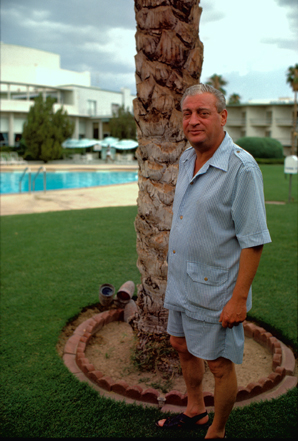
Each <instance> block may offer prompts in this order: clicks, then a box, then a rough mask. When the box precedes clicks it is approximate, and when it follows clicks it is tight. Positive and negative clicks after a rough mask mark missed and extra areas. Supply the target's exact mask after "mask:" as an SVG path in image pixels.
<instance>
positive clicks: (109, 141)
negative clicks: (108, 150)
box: [97, 136, 119, 147]
mask: <svg viewBox="0 0 298 441" xmlns="http://www.w3.org/2000/svg"><path fill="white" fill-rule="evenodd" d="M117 141H119V138H114V137H113V136H107V137H106V138H104V139H102V140H101V141H97V143H98V144H99V145H101V146H102V147H107V146H108V145H109V146H111V147H112V144H114V143H115V142H117Z"/></svg>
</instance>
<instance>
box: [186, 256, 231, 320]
mask: <svg viewBox="0 0 298 441" xmlns="http://www.w3.org/2000/svg"><path fill="white" fill-rule="evenodd" d="M187 275H188V277H187V294H186V295H187V297H188V300H189V302H190V303H191V304H192V305H195V306H198V307H201V308H205V309H210V310H213V311H219V310H221V309H222V307H223V305H224V303H225V297H226V286H227V280H228V275H229V270H228V269H227V268H221V267H216V266H211V265H206V264H204V263H200V262H187Z"/></svg>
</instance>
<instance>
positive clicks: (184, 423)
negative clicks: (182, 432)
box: [155, 412, 210, 429]
mask: <svg viewBox="0 0 298 441" xmlns="http://www.w3.org/2000/svg"><path fill="white" fill-rule="evenodd" d="M207 415H208V414H207V412H204V413H200V415H196V416H194V417H192V418H191V417H188V416H187V415H185V414H184V413H180V414H179V415H173V416H169V417H167V418H166V420H165V422H164V424H163V425H162V426H160V425H159V424H158V422H159V421H160V420H159V421H156V423H155V425H156V426H157V427H159V428H160V429H181V428H182V429H194V428H199V429H207V428H208V427H209V425H210V424H209V421H208V422H207V423H205V424H196V423H197V422H198V421H200V420H201V419H202V418H204V417H205V416H207Z"/></svg>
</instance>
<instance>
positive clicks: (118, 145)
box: [111, 139, 139, 150]
mask: <svg viewBox="0 0 298 441" xmlns="http://www.w3.org/2000/svg"><path fill="white" fill-rule="evenodd" d="M138 145H139V143H138V142H137V141H134V140H133V139H121V141H117V142H115V143H114V144H111V147H114V148H115V149H116V150H131V149H135V148H136V147H138Z"/></svg>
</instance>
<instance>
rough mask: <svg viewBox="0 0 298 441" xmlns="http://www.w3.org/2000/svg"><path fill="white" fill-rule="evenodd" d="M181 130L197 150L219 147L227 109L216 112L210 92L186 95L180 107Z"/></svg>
mask: <svg viewBox="0 0 298 441" xmlns="http://www.w3.org/2000/svg"><path fill="white" fill-rule="evenodd" d="M182 114H183V131H184V134H185V136H186V138H187V139H188V141H189V142H190V144H191V145H192V146H193V147H194V148H195V149H196V148H197V149H198V150H204V151H205V150H209V149H213V148H217V147H219V145H220V144H221V142H222V140H223V136H224V131H223V127H224V125H225V123H226V121H227V115H228V114H227V111H226V110H223V111H222V112H220V113H218V111H217V108H216V98H215V96H214V95H212V94H211V93H202V94H198V95H194V96H188V97H187V98H186V99H185V100H184V102H183V107H182Z"/></svg>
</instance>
